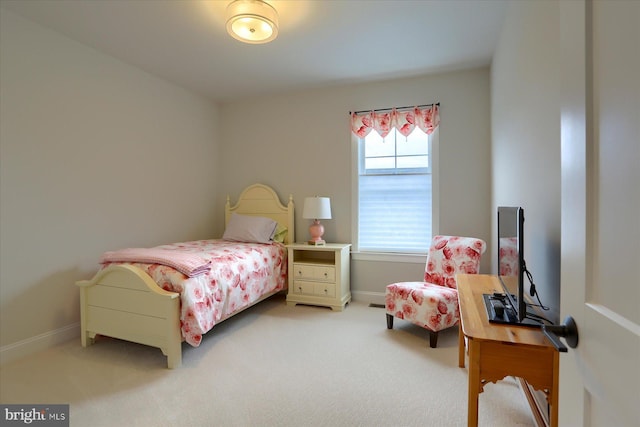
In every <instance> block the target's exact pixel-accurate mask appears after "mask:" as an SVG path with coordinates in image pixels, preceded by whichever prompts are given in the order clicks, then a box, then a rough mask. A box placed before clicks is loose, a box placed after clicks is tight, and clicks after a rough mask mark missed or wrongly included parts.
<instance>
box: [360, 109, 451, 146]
mask: <svg viewBox="0 0 640 427" xmlns="http://www.w3.org/2000/svg"><path fill="white" fill-rule="evenodd" d="M439 124H440V108H439V105H438V104H434V105H429V106H426V107H414V108H412V109H408V110H405V109H404V108H403V109H402V111H399V110H398V109H396V108H392V109H391V111H385V112H380V111H359V112H354V113H351V131H352V132H353V133H354V134H355V135H357V136H359V137H360V138H364V137H365V136H367V135H368V134H369V132H371V131H372V130H375V131H376V132H378V134H379V135H380V136H381V137H383V138H384V137H386V136H387V135H388V134H389V132H391V129H393V128H396V129H397V130H398V132H400V133H401V134H402V135H404V136H408V135H409V134H410V133H411V132H413V130H414V129H415V128H416V127H418V128H419V129H421V130H422V131H423V132H424V133H426V134H427V135H429V134H431V133H432V132H433V131H434V130H435V128H437V127H438V125H439Z"/></svg>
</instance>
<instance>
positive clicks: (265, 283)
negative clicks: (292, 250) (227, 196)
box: [103, 239, 287, 347]
mask: <svg viewBox="0 0 640 427" xmlns="http://www.w3.org/2000/svg"><path fill="white" fill-rule="evenodd" d="M157 249H172V250H176V251H182V252H190V253H198V254H199V255H201V256H207V257H210V259H211V264H212V265H211V269H210V270H209V271H208V272H206V273H203V274H200V275H197V276H193V277H187V276H186V275H184V274H182V273H180V272H179V271H177V270H175V269H174V268H171V267H168V266H164V265H159V264H143V263H130V264H132V265H135V266H137V267H139V268H140V269H142V270H144V271H146V272H147V274H149V276H151V278H152V279H153V280H154V281H155V282H156V283H157V284H158V285H160V287H162V288H163V289H165V290H167V291H171V292H178V293H180V300H181V308H180V328H181V330H182V336H183V338H184V339H185V341H187V342H188V343H189V344H191V345H192V346H194V347H197V346H199V345H200V342H201V341H202V335H203V334H204V333H206V332H207V331H209V330H211V328H213V326H214V325H215V324H216V323H218V322H220V321H221V320H224V319H226V318H227V317H229V316H231V315H232V314H234V313H236V312H238V311H241V310H242V309H244V308H246V307H248V306H250V305H251V304H253V303H254V302H256V301H258V300H259V299H260V298H261V297H262V296H263V295H265V294H267V293H270V292H275V291H279V290H283V289H286V288H287V250H286V247H285V246H284V245H283V244H281V243H275V242H274V243H272V244H260V243H240V242H229V241H225V240H219V239H216V240H197V241H193V242H183V243H175V244H171V245H163V246H158V247H157ZM111 264H123V263H119V262H112V263H104V264H103V268H104V267H107V266H108V265H111Z"/></svg>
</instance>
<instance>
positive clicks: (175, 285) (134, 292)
mask: <svg viewBox="0 0 640 427" xmlns="http://www.w3.org/2000/svg"><path fill="white" fill-rule="evenodd" d="M267 218H268V220H266V219H267ZM241 219H242V220H249V221H246V222H245V221H241ZM263 220H264V221H263ZM272 220H273V221H275V222H276V223H277V228H276V229H275V236H274V237H273V241H269V242H263V241H262V240H261V239H260V238H258V239H256V238H254V237H253V236H254V234H252V233H253V224H254V223H257V222H261V221H262V222H261V224H263V223H264V224H265V225H267V226H271V224H273V221H272ZM249 222H251V224H250V225H248V224H249ZM225 224H226V226H227V228H226V230H225V235H224V236H223V237H224V239H213V240H199V241H192V242H183V243H175V244H171V245H163V246H158V247H156V248H152V249H150V250H147V251H146V252H145V250H144V249H143V250H140V251H135V250H126V251H116V252H108V253H105V255H103V258H102V259H101V264H102V268H101V269H100V270H99V271H98V272H97V273H96V275H95V276H94V277H93V278H92V279H91V280H82V281H79V282H77V283H76V284H77V285H78V286H79V288H80V314H81V340H82V346H83V347H86V346H88V345H91V344H93V342H94V339H95V337H96V335H105V336H109V337H113V338H118V339H123V340H127V341H132V342H136V343H140V344H145V345H149V346H153V347H158V348H160V349H161V350H162V352H163V354H164V355H165V356H167V365H168V367H169V368H170V369H173V368H177V367H179V366H180V365H181V364H182V341H187V343H188V344H190V345H192V346H194V347H197V346H198V345H199V344H200V341H201V339H202V335H203V334H205V333H206V332H207V331H209V330H211V329H212V328H213V327H214V326H215V325H216V324H218V323H220V322H222V321H224V320H226V319H228V318H230V317H231V316H233V315H235V314H237V313H239V312H241V311H243V310H245V309H247V308H249V307H251V306H253V305H254V304H257V303H258V302H260V301H263V300H264V299H266V298H268V297H270V296H272V295H274V294H276V293H278V292H281V291H283V290H285V289H286V288H287V250H286V246H285V245H286V244H288V243H293V242H295V234H294V205H293V198H292V197H291V196H289V202H288V204H287V205H286V206H285V205H283V204H282V203H281V202H280V200H279V198H278V196H277V195H276V193H275V191H273V189H271V188H270V187H268V186H265V185H262V184H254V185H252V186H250V187H247V188H246V189H245V190H244V191H243V192H242V194H241V195H240V197H239V198H238V202H237V203H236V204H235V205H234V206H231V202H230V199H229V197H228V196H227V203H226V205H225ZM232 224H233V228H234V230H233V231H232V230H231V226H232ZM239 226H240V227H247V229H240V228H238V227H239ZM248 228H251V229H248ZM245 236H248V237H245ZM127 251H129V252H127ZM167 254H169V255H172V254H173V255H172V256H173V259H166V257H165V255H167ZM134 255H135V256H137V257H138V258H135V256H134ZM142 255H144V256H142Z"/></svg>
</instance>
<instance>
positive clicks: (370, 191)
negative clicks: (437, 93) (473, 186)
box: [354, 127, 433, 253]
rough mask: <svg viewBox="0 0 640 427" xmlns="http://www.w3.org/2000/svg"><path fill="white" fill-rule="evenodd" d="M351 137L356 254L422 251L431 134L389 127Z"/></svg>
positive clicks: (427, 234) (428, 216)
mask: <svg viewBox="0 0 640 427" xmlns="http://www.w3.org/2000/svg"><path fill="white" fill-rule="evenodd" d="M354 138H356V139H357V147H358V148H357V151H358V156H357V158H358V168H357V169H358V171H357V191H358V209H357V212H358V216H357V233H358V235H357V238H356V241H357V246H358V250H359V251H360V252H400V253H425V252H426V251H427V248H428V247H429V242H430V241H431V233H432V186H433V182H432V167H433V165H432V163H433V155H432V146H431V144H432V143H431V139H432V138H431V137H430V136H429V135H427V134H426V133H425V132H423V131H422V130H421V129H419V128H417V127H416V128H415V129H414V130H413V132H411V133H410V134H409V135H408V136H406V137H405V136H404V135H402V134H401V133H400V132H399V131H398V130H397V129H396V128H392V129H391V130H390V132H389V134H388V135H387V136H386V138H382V137H381V136H380V135H379V134H378V133H377V132H369V133H368V134H367V135H366V136H364V137H362V138H358V137H357V136H354Z"/></svg>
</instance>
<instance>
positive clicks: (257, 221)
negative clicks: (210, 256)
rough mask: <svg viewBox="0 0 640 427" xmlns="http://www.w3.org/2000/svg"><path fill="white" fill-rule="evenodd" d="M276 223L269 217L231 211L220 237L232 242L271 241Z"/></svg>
mask: <svg viewBox="0 0 640 427" xmlns="http://www.w3.org/2000/svg"><path fill="white" fill-rule="evenodd" d="M277 225H278V223H277V222H276V221H274V220H272V219H271V218H265V217H262V216H249V215H239V214H237V213H233V214H231V218H230V219H229V222H228V223H227V228H226V230H224V234H223V235H222V238H223V239H224V240H231V241H233V242H247V243H271V239H272V238H273V235H274V233H275V232H276V227H277Z"/></svg>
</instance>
